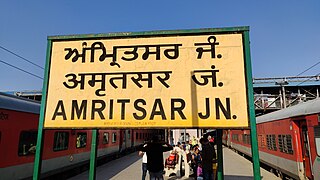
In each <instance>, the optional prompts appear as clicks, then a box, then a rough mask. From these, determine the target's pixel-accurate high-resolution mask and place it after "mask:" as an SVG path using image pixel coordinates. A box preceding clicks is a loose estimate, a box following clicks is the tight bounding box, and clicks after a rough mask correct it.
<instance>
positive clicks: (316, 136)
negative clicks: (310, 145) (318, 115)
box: [314, 126, 320, 156]
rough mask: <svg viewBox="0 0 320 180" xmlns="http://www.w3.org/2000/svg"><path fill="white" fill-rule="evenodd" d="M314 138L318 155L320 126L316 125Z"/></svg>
mask: <svg viewBox="0 0 320 180" xmlns="http://www.w3.org/2000/svg"><path fill="white" fill-rule="evenodd" d="M314 138H315V144H316V150H317V154H318V156H320V126H315V127H314Z"/></svg>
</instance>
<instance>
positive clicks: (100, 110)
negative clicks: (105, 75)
mask: <svg viewBox="0 0 320 180" xmlns="http://www.w3.org/2000/svg"><path fill="white" fill-rule="evenodd" d="M97 104H100V105H101V106H100V107H96V105H97ZM105 108H106V103H105V102H104V101H103V100H92V110H91V120H94V114H95V113H96V112H97V113H98V114H99V116H100V119H105V118H104V115H103V113H102V111H103V110H104V109H105Z"/></svg>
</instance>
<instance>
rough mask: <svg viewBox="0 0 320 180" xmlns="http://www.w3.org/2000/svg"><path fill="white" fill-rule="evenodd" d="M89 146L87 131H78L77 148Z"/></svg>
mask: <svg viewBox="0 0 320 180" xmlns="http://www.w3.org/2000/svg"><path fill="white" fill-rule="evenodd" d="M86 146H87V133H86V132H79V133H77V148H84V147H86Z"/></svg>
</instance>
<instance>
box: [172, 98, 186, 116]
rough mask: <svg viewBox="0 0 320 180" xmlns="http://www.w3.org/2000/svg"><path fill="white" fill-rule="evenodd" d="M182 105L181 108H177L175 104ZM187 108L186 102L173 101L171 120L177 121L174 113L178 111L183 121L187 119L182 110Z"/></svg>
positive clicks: (180, 100) (181, 100)
mask: <svg viewBox="0 0 320 180" xmlns="http://www.w3.org/2000/svg"><path fill="white" fill-rule="evenodd" d="M176 102H177V103H180V106H175V103H176ZM185 107H186V102H184V100H183V99H171V120H175V114H174V112H175V111H177V112H178V114H179V115H180V117H181V118H182V119H187V118H186V116H185V115H184V114H183V112H182V110H183V109H184V108H185Z"/></svg>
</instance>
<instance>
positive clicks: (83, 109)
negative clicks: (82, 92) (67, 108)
mask: <svg viewBox="0 0 320 180" xmlns="http://www.w3.org/2000/svg"><path fill="white" fill-rule="evenodd" d="M75 112H76V113H77V118H78V119H80V116H81V114H83V119H86V118H87V100H83V101H81V105H80V108H79V105H78V101H77V100H72V106H71V120H74V114H75Z"/></svg>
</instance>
